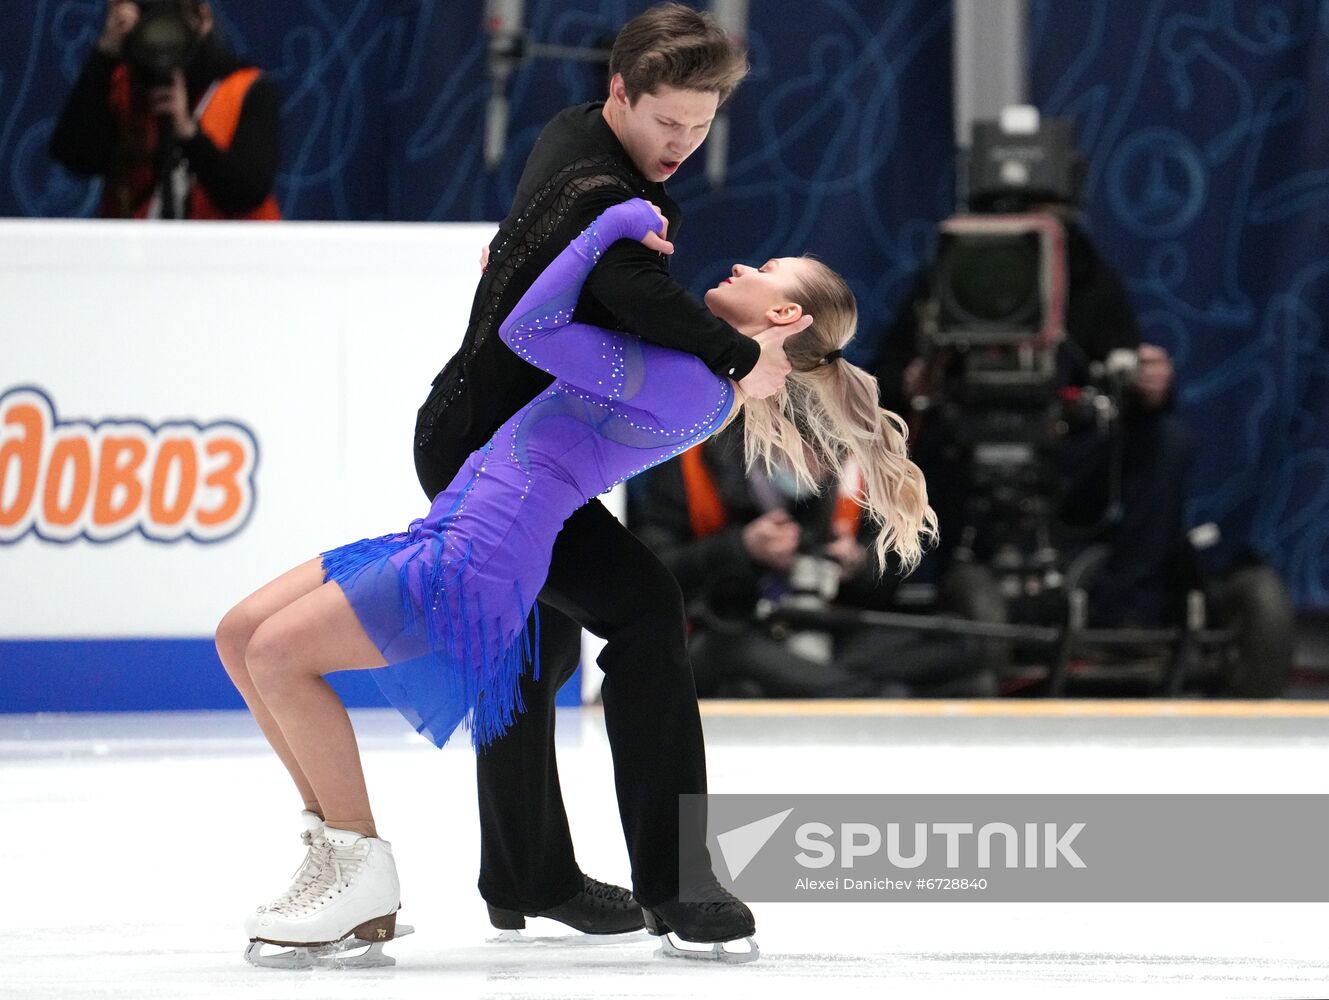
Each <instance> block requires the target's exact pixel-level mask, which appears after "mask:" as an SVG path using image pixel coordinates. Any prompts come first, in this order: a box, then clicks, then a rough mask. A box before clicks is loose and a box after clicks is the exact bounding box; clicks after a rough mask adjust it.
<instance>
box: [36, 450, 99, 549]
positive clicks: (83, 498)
mask: <svg viewBox="0 0 1329 1000" xmlns="http://www.w3.org/2000/svg"><path fill="white" fill-rule="evenodd" d="M67 475H70V476H72V480H71V481H70V484H69V500H68V501H67V502H65V503H64V504H61V502H60V494H61V493H63V492H64V490H65V483H66V476H67ZM91 492H92V449H91V448H90V447H89V446H88V439H87V438H85V437H67V438H61V439H60V440H59V441H57V442H56V443H55V447H54V448H52V449H51V458H50V460H49V461H48V462H47V463H46V489H45V490H44V491H43V494H44V495H43V496H42V518H43V519H44V520H45V521H46V523H47V524H48V525H51V526H52V527H56V528H68V527H70V526H71V525H73V524H76V523H77V522H78V519H79V517H80V515H82V513H83V508H84V507H85V506H87V503H88V494H89V493H91Z"/></svg>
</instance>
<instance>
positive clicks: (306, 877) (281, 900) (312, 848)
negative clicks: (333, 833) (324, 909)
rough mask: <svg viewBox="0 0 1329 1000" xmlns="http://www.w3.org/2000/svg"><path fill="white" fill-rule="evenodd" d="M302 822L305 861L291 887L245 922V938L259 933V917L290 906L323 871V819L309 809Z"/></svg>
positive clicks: (301, 814) (305, 811)
mask: <svg viewBox="0 0 1329 1000" xmlns="http://www.w3.org/2000/svg"><path fill="white" fill-rule="evenodd" d="M300 822H301V823H303V824H304V829H303V830H302V831H301V832H300V842H301V843H302V844H304V845H305V848H306V850H305V859H304V861H302V862H301V863H300V867H299V868H297V869H296V872H295V875H293V876H292V878H291V887H290V888H289V889H287V890H286V891H285V892H284V893H283V894H282V895H280V896H278V897H277V898H276V899H274V900H273V901H272V902H270V903H265V904H264V905H263V906H260V907H259V908H258V909H257V910H255V911H254V912H253V913H252V914H251V915H250V916H249V917H248V918H246V920H245V937H247V938H251V939H252V938H253V937H254V935H255V934H257V933H258V915H259V914H260V913H263V912H265V911H267V910H269V909H272V908H273V907H277V908H280V907H281V906H283V905H289V904H290V902H291V900H292V899H294V898H295V897H296V896H297V895H299V894H300V892H301V891H302V890H303V889H304V887H305V886H307V885H308V884H309V883H310V882H311V881H313V880H314V879H315V878H317V877H318V873H319V871H320V870H321V869H322V865H323V857H324V855H325V854H326V853H327V851H326V850H324V847H325V844H326V842H325V840H324V838H323V829H324V826H323V817H322V816H320V815H319V814H318V813H314V812H310V811H309V810H308V809H305V810H303V811H302V812H301V813H300Z"/></svg>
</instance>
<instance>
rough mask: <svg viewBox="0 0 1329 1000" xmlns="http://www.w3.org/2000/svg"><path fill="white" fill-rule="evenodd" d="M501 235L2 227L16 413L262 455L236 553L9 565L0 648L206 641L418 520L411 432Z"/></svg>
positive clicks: (12, 551) (234, 227)
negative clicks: (245, 438) (40, 398)
mask: <svg viewBox="0 0 1329 1000" xmlns="http://www.w3.org/2000/svg"><path fill="white" fill-rule="evenodd" d="M494 228H495V227H494V226H493V225H492V224H444V225H343V224H319V223H305V224H300V223H285V224H280V225H254V224H249V225H246V224H225V223H221V224H207V223H191V224H184V225H144V224H141V223H116V222H35V221H34V222H28V221H9V222H0V343H2V344H3V350H2V351H0V394H4V393H5V391H6V390H8V389H11V388H13V387H15V386H24V385H26V386H35V387H37V388H39V389H40V390H42V392H43V393H45V394H46V395H47V396H49V398H50V400H51V402H52V404H53V405H54V409H55V415H56V419H57V420H60V421H69V420H81V421H86V422H88V423H90V424H98V423H101V422H103V421H109V420H117V421H120V420H124V419H126V418H132V419H133V420H136V421H141V422H143V423H145V424H148V425H150V426H156V425H160V424H166V423H169V422H181V421H183V422H187V423H195V424H201V425H206V424H209V423H212V422H215V421H221V420H226V421H234V422H236V423H238V424H240V425H242V426H243V427H245V428H248V429H249V430H250V431H252V434H253V437H254V438H255V439H256V441H257V446H258V463H257V468H256V470H255V472H254V475H253V482H254V487H255V498H254V502H253V509H252V514H251V516H250V517H249V519H248V520H247V521H246V522H245V523H244V524H243V527H240V528H239V530H236V531H235V532H234V533H233V534H231V535H230V536H229V537H227V538H225V539H223V540H221V541H217V542H211V543H207V542H200V541H196V540H194V539H192V538H189V537H185V538H183V539H181V540H177V541H172V542H161V541H153V540H150V539H149V538H147V537H145V536H144V535H143V534H140V533H138V532H134V533H131V534H128V535H125V536H124V537H120V538H119V539H118V540H114V541H110V542H97V541H91V540H88V539H87V538H84V537H78V538H76V539H75V540H72V541H51V540H46V539H44V538H42V537H38V536H37V535H35V534H33V533H29V534H27V535H26V536H25V537H22V538H21V539H19V540H18V541H15V542H12V543H10V544H6V545H0V565H2V566H3V572H0V638H5V639H12V638H73V637H113V636H162V637H169V636H198V635H207V634H209V633H211V631H212V629H213V628H214V627H215V624H216V622H217V620H218V618H219V616H220V615H221V614H222V613H223V612H224V611H225V610H226V608H227V607H229V606H230V605H231V604H232V603H234V602H235V601H236V600H237V599H238V598H239V597H241V596H243V594H245V593H247V592H248V591H249V590H252V589H253V588H254V587H256V586H258V585H260V584H261V583H263V582H265V581H266V580H267V579H269V578H270V577H272V576H273V575H275V574H276V573H278V572H281V571H283V570H285V569H287V568H289V567H291V566H294V565H295V564H297V563H299V562H301V561H303V560H305V559H309V558H311V557H313V556H315V555H317V554H318V552H319V551H321V550H322V549H326V548H330V547H332V546H335V545H338V544H341V543H343V542H347V541H351V540H354V539H356V538H361V537H364V536H366V535H377V534H383V533H386V532H389V531H395V530H400V529H402V528H404V527H405V525H406V524H407V523H408V522H409V521H410V520H411V519H412V518H414V517H418V516H421V515H422V514H423V513H424V511H425V509H426V507H427V504H426V501H425V499H424V496H423V494H422V493H421V491H420V487H419V485H418V484H417V482H416V479H415V473H414V465H413V462H412V452H411V439H412V429H413V426H414V422H415V411H416V408H417V407H418V406H419V405H420V403H421V402H422V401H423V399H424V397H425V395H426V393H427V392H428V389H429V383H430V381H431V379H432V378H433V376H434V375H435V374H436V373H437V371H438V370H439V368H441V367H442V366H443V364H444V363H445V362H446V361H447V359H448V358H449V357H451V355H452V354H453V352H454V351H455V350H456V348H457V346H458V345H459V344H460V342H461V337H462V335H463V333H464V331H465V327H466V320H467V317H468V314H469V311H470V305H471V299H472V296H473V294H474V290H475V282H476V279H477V277H478V270H479V269H478V257H479V251H480V248H481V246H483V245H484V244H485V243H487V242H488V240H489V238H490V237H491V236H492V234H493V232H494ZM4 434H10V436H11V437H12V436H13V429H12V428H8V429H7V428H3V427H0V447H2V446H3V443H4V441H5V440H6V439H5V437H4V436H3V435H4ZM90 447H92V448H93V453H94V454H97V452H96V450H95V449H96V447H97V446H96V443H95V441H94V442H93V444H92V445H91V446H90ZM11 450H12V449H11ZM0 461H3V454H2V453H0ZM69 468H73V467H72V466H70V467H69ZM18 469H19V466H18V463H17V461H16V460H11V461H7V462H4V464H3V465H0V509H4V508H6V507H13V506H14V504H15V500H16V491H17V489H18V485H17V484H19V482H20V478H21V477H20V473H19V471H18ZM144 475H147V473H146V472H145V473H144ZM71 476H72V473H71ZM71 481H72V479H71ZM72 489H73V488H72V487H70V489H69V491H68V494H69V496H71V497H72V495H73V493H72ZM119 495H120V496H122V497H124V496H128V495H129V494H128V493H127V492H122V493H121V494H119ZM70 502H71V503H72V502H73V501H72V500H71V501H70ZM219 502H220V501H219ZM33 504H34V508H35V507H36V505H37V504H38V499H37V498H34V502H33ZM89 509H90V508H89Z"/></svg>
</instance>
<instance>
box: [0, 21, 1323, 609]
mask: <svg viewBox="0 0 1329 1000" xmlns="http://www.w3.org/2000/svg"><path fill="white" fill-rule="evenodd" d="M103 3H104V0H17V2H16V0H9V7H8V9H9V10H10V13H9V14H8V15H7V17H6V28H7V29H8V30H7V31H6V32H5V34H4V39H3V41H0V165H2V166H3V168H4V170H3V174H0V214H5V215H24V216H33V215H49V216H56V215H87V214H90V213H91V212H92V211H93V210H94V206H95V203H96V190H95V187H94V186H93V185H90V184H89V183H87V182H85V181H82V180H80V179H78V178H74V177H71V176H70V175H69V174H67V173H65V172H64V171H63V170H61V169H60V168H58V167H54V166H52V164H51V163H50V162H49V160H48V159H47V157H46V155H45V145H46V141H47V139H48V137H49V135H50V131H51V127H52V124H53V121H54V117H55V115H56V114H57V112H58V110H59V106H60V102H61V100H62V98H63V95H64V93H65V91H66V90H67V88H68V87H69V85H70V82H71V81H72V80H73V78H74V76H75V75H76V74H77V72H78V68H79V66H80V64H81V61H82V59H83V58H84V55H85V53H86V52H87V50H88V48H89V47H90V46H91V45H92V43H93V40H94V39H95V37H96V33H97V31H98V29H99V26H100V20H101V11H102V8H103ZM214 6H215V7H216V8H217V10H218V14H219V20H220V23H221V25H222V27H223V29H224V30H225V32H226V34H227V35H228V36H229V37H230V38H231V39H232V41H233V42H234V43H236V45H237V47H238V48H240V49H241V50H242V51H244V52H246V53H247V54H249V55H250V56H252V57H253V58H254V59H255V60H256V61H257V62H259V63H260V64H261V65H263V66H265V67H266V68H267V69H268V70H269V71H270V73H271V75H272V76H273V78H274V79H275V81H276V82H277V84H278V85H279V87H280V89H281V91H282V93H283V96H284V122H285V130H286V134H285V143H284V146H285V156H284V164H283V170H282V174H281V177H280V180H279V187H278V193H279V196H280V198H281V201H282V204H283V208H284V210H285V212H286V214H287V215H288V217H290V218H295V219H402V220H472V219H496V218H499V217H501V216H502V215H503V214H504V212H505V210H506V207H507V202H508V198H509V197H510V195H511V192H512V190H513V188H514V186H515V183H516V178H517V175H518V173H519V171H520V167H521V163H522V161H523V159H524V157H525V155H526V153H527V151H528V150H529V148H530V145H531V143H532V141H533V140H534V138H535V135H536V133H537V132H538V131H539V128H540V126H541V125H542V124H543V122H544V121H545V120H546V119H547V118H548V117H549V116H550V115H552V114H553V113H554V112H555V111H556V110H558V108H560V107H561V106H563V105H565V104H569V103H573V102H577V101H582V100H590V99H593V98H596V97H598V96H600V94H601V92H602V89H603V81H602V78H601V73H600V72H599V71H598V70H597V69H594V68H591V67H588V66H585V65H579V64H575V63H547V62H545V63H532V64H529V65H527V66H525V67H524V68H523V69H521V70H520V71H519V72H518V73H517V74H516V76H515V77H514V79H513V81H512V84H511V95H512V98H513V107H514V120H513V123H512V129H511V136H510V143H509V147H508V151H507V156H506V158H505V160H504V162H503V164H502V165H501V166H500V167H499V169H498V170H497V171H495V172H494V173H493V174H492V175H491V174H488V173H486V172H485V170H484V168H483V165H482V162H481V133H482V121H483V107H484V101H485V97H486V94H487V85H486V83H485V77H484V41H483V36H482V31H481V19H482V4H481V3H480V0H446V2H444V0H291V2H287V3H281V4H273V3H268V2H264V0H214ZM646 6H647V4H646V3H645V2H641V0H633V2H629V0H557V2H555V0H529V2H528V3H527V12H528V16H527V21H528V27H529V28H530V29H531V31H532V32H533V33H534V35H535V36H536V37H537V38H538V39H540V40H541V41H545V42H556V43H562V44H578V45H584V44H595V43H598V42H602V41H603V40H604V39H606V38H608V37H611V36H612V34H613V32H614V31H615V30H616V29H617V27H618V26H619V25H621V24H622V23H623V22H624V21H625V20H627V19H628V18H629V17H631V16H632V15H634V14H636V13H637V12H639V11H640V10H642V9H644V8H645V7H646ZM1326 9H1327V8H1326V5H1325V4H1322V3H1317V2H1314V0H1281V2H1274V0H1249V2H1247V0H1240V2H1238V0H1076V2H1074V3H1066V2H1061V0H1033V3H1032V8H1031V35H1032V44H1031V51H1032V56H1033V81H1032V82H1033V91H1034V94H1035V97H1036V99H1037V100H1038V102H1039V103H1040V104H1041V105H1042V106H1043V107H1044V109H1045V112H1047V113H1056V114H1071V115H1073V116H1075V118H1076V119H1077V121H1078V124H1079V128H1080V135H1081V140H1082V144H1083V146H1084V147H1085V150H1086V152H1087V153H1089V155H1090V159H1091V165H1092V166H1091V170H1090V173H1089V177H1088V188H1087V207H1088V209H1089V215H1090V220H1089V221H1090V225H1091V228H1092V230H1093V231H1094V233H1095V235H1096V236H1097V237H1098V239H1099V242H1100V244H1101V246H1102V248H1103V250H1104V252H1105V254H1106V255H1107V257H1108V258H1109V259H1110V260H1112V261H1113V262H1115V263H1116V264H1117V265H1118V267H1119V268H1120V269H1121V270H1122V271H1123V273H1124V274H1125V275H1126V276H1127V278H1128V280H1129V282H1130V287H1131V290H1132V294H1133V297H1134V300H1135V303H1136V306H1137V309H1138V310H1139V312H1140V314H1141V319H1142V325H1143V327H1144V330H1145V332H1146V336H1147V337H1148V339H1151V340H1153V341H1155V342H1157V343H1160V344H1162V345H1164V346H1166V347H1168V348H1169V349H1170V350H1171V351H1173V353H1174V354H1175V356H1176V358H1177V361H1178V366H1179V371H1180V376H1181V380H1182V393H1181V401H1182V407H1183V413H1184V415H1185V416H1186V417H1187V418H1188V420H1189V421H1190V423H1191V425H1192V426H1193V427H1194V428H1196V429H1197V430H1199V431H1202V432H1203V433H1202V434H1201V435H1200V438H1201V450H1200V455H1199V460H1198V468H1197V471H1196V479H1195V483H1194V488H1193V490H1192V495H1193V502H1192V516H1193V518H1194V519H1195V520H1197V521H1199V520H1207V519H1215V520H1217V521H1219V522H1220V524H1221V525H1222V526H1223V528H1224V530H1225V535H1226V538H1227V544H1228V545H1229V546H1237V545H1241V544H1245V543H1246V542H1248V541H1249V542H1253V543H1254V544H1255V545H1256V546H1258V547H1259V548H1261V549H1263V550H1264V551H1266V552H1268V553H1269V554H1270V555H1271V556H1272V557H1273V558H1274V560H1275V562H1276V564H1277V565H1278V566H1279V567H1280V568H1281V569H1282V570H1283V571H1284V572H1285V573H1286V574H1287V576H1288V579H1289V581H1290V583H1291V585H1292V587H1293V591H1294V594H1295V596H1296V598H1297V600H1298V603H1299V604H1301V605H1303V606H1307V605H1317V606H1326V605H1329V564H1327V562H1326V559H1325V556H1326V552H1327V548H1329V538H1327V536H1329V478H1327V477H1326V476H1325V471H1326V467H1327V466H1329V430H1326V428H1329V421H1326V420H1325V417H1326V416H1329V414H1327V413H1326V410H1329V395H1326V392H1325V389H1326V388H1329V386H1326V382H1327V381H1329V364H1327V363H1326V362H1327V361H1329V359H1326V356H1325V347H1324V336H1323V334H1322V332H1321V316H1322V315H1323V314H1324V306H1325V305H1326V304H1327V303H1326V293H1325V285H1326V281H1325V271H1326V269H1329V253H1326V250H1327V249H1329V247H1327V246H1326V242H1327V241H1326V237H1325V233H1324V225H1323V223H1322V222H1321V221H1320V220H1321V219H1323V218H1324V217H1325V215H1326V208H1329V169H1326V167H1325V164H1326V163H1329V155H1327V154H1329V119H1326V118H1325V116H1324V114H1323V113H1322V112H1321V113H1318V114H1317V113H1315V112H1314V110H1313V109H1323V108H1325V107H1329V102H1327V101H1326V99H1325V98H1326V96H1329V95H1327V94H1326V85H1327V84H1329V81H1326V78H1325V77H1326V72H1329V70H1327V68H1326V67H1329V34H1327V33H1329V13H1326ZM750 44H751V56H752V63H753V68H754V70H753V74H752V76H751V77H750V79H749V81H748V82H747V83H746V84H745V85H744V86H743V87H742V88H741V89H740V90H739V91H738V93H737V94H736V95H735V97H734V100H733V101H732V104H731V110H732V113H733V141H732V145H731V149H730V157H729V177H728V183H727V184H726V185H725V186H724V187H723V188H720V189H719V190H714V191H713V190H711V189H710V188H709V186H708V184H707V183H706V181H705V179H704V177H703V176H702V171H701V169H700V161H701V155H700V154H699V155H698V156H697V157H694V161H693V162H691V163H689V164H687V165H685V166H684V169H683V171H682V172H681V173H680V176H679V177H678V178H677V179H676V180H675V181H674V182H673V183H672V184H671V189H672V190H673V192H674V194H675V195H676V197H678V199H679V200H680V202H681V203H682V204H683V207H684V210H685V212H686V213H687V223H686V225H685V226H684V228H683V231H682V233H681V240H680V244H679V253H678V255H677V256H676V259H675V262H674V267H675V270H676V273H678V274H679V276H680V277H681V278H682V279H683V280H684V281H686V282H687V283H688V284H690V285H691V286H692V287H694V288H696V289H700V288H702V287H705V286H706V285H708V284H710V283H712V282H714V281H715V280H716V279H717V278H718V276H719V275H720V273H721V272H722V269H723V268H725V267H726V266H727V265H728V264H729V262H730V261H731V260H735V259H739V260H749V261H750V260H757V259H761V258H764V257H766V256H769V255H771V254H775V253H794V252H801V251H804V250H808V251H812V252H815V253H817V254H819V255H820V256H822V257H823V258H825V259H826V260H827V261H828V262H829V263H830V264H832V265H833V266H835V267H836V268H837V269H839V270H841V271H842V272H843V273H844V274H845V275H846V276H847V277H848V278H849V279H850V281H851V284H852V285H853V286H854V290H855V292H856V293H857V294H858V296H859V300H860V303H861V305H862V307H863V323H862V333H861V336H860V341H861V342H860V343H859V345H858V346H857V348H856V352H855V354H854V356H855V357H856V358H858V359H860V360H861V359H866V358H869V357H871V356H872V354H873V353H874V345H875V339H876V337H877V335H878V334H879V333H880V329H881V324H882V322H883V320H884V318H885V317H886V316H888V315H890V314H891V312H892V311H893V310H894V308H895V306H896V304H897V302H898V301H899V298H900V296H901V294H902V293H903V290H904V286H905V284H906V283H907V276H908V275H909V274H910V273H911V272H912V271H913V270H914V269H915V268H916V267H918V266H919V264H920V262H921V261H922V260H923V259H924V258H925V256H926V254H927V252H928V250H929V247H930V243H931V232H932V228H933V225H934V223H935V220H937V219H938V218H940V217H941V216H943V215H945V214H946V213H947V212H948V211H949V209H950V207H951V197H950V192H951V185H952V180H951V178H952V171H951V156H950V153H951V140H950V136H951V126H950V114H951V111H950V106H951V100H950V93H951V91H950V5H949V3H944V2H938V0H859V2H848V0H817V2H813V3H806V2H799V0H760V2H758V3H754V4H753V5H752V15H751V32H750Z"/></svg>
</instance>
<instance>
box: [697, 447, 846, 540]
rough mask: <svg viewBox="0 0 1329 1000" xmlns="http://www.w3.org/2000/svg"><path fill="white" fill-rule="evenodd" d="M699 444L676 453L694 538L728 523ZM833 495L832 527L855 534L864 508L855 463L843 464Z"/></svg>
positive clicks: (721, 501)
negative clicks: (840, 479)
mask: <svg viewBox="0 0 1329 1000" xmlns="http://www.w3.org/2000/svg"><path fill="white" fill-rule="evenodd" d="M701 449H702V446H701V445H694V446H693V447H691V448H689V449H688V450H687V451H685V452H683V454H682V455H680V456H679V462H680V463H681V465H682V469H683V492H684V494H685V495H686V497H687V502H688V522H689V523H690V524H691V526H692V534H693V536H694V537H696V538H705V537H706V536H707V535H714V534H715V533H716V532H719V531H722V530H724V528H726V527H727V526H728V524H729V514H728V512H727V511H726V510H725V506H724V501H723V500H722V499H720V490H719V488H718V487H716V485H715V477H714V476H712V475H711V470H710V469H709V468H707V466H706V460H705V458H704V457H703V456H702V451H701ZM844 472H845V474H844V478H843V480H842V481H841V484H840V488H839V491H838V494H837V496H836V498H835V509H834V511H832V513H831V526H832V528H833V530H834V531H835V534H837V535H850V536H852V537H855V538H857V537H858V530H859V527H860V526H861V525H862V519H863V508H862V507H861V506H859V504H858V501H856V500H855V499H854V497H855V496H857V495H859V494H860V493H861V492H862V490H863V474H862V472H861V471H860V470H859V468H858V467H857V466H856V465H846V467H845V470H844Z"/></svg>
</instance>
